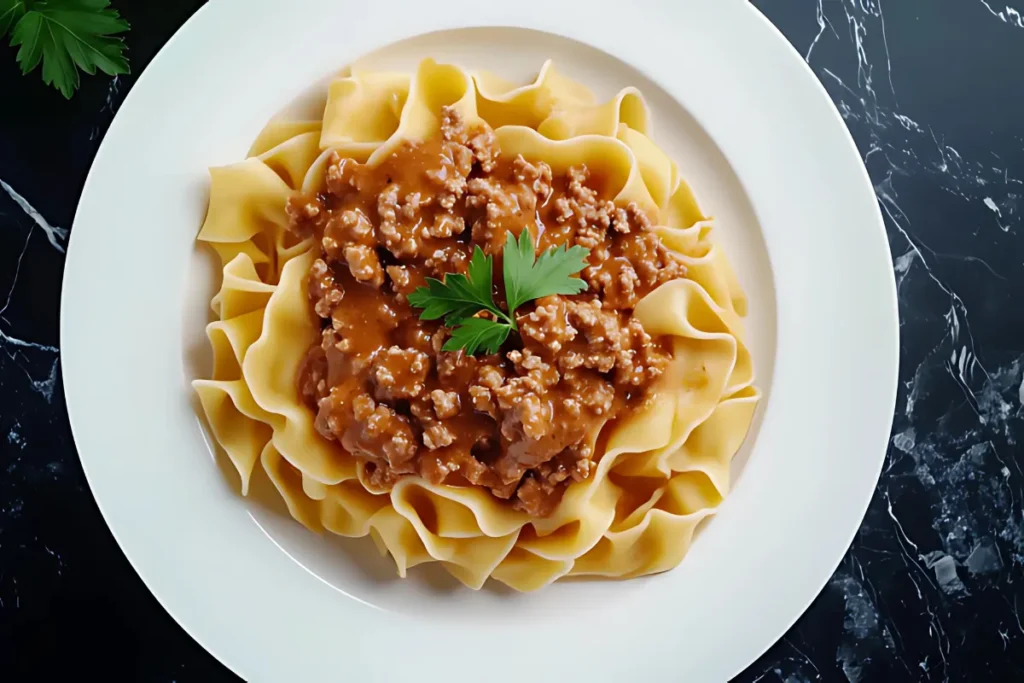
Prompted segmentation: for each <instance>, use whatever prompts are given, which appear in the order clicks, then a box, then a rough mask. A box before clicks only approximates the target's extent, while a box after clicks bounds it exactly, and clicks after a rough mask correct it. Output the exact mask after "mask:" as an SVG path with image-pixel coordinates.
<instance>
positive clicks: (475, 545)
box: [193, 59, 759, 591]
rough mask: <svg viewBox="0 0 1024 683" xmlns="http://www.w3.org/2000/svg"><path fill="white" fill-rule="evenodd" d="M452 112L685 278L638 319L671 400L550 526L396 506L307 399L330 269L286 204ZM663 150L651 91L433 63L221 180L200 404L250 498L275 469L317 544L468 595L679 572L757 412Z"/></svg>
mask: <svg viewBox="0 0 1024 683" xmlns="http://www.w3.org/2000/svg"><path fill="white" fill-rule="evenodd" d="M443 106H454V107H455V108H456V109H457V110H458V111H459V113H460V114H462V116H463V117H464V118H465V119H467V120H468V121H469V122H472V121H474V120H480V119H482V120H485V121H487V122H488V123H489V124H490V125H491V126H492V127H493V128H494V129H495V133H496V135H497V136H498V140H499V142H500V145H501V148H502V151H503V153H505V154H510V155H515V154H522V155H523V156H524V157H526V158H528V159H534V160H543V161H545V162H547V163H548V164H549V165H551V167H552V168H553V170H554V171H555V172H559V171H564V170H565V169H567V168H568V167H569V166H572V165H576V164H581V163H585V164H587V165H588V166H589V167H591V168H596V169H599V170H600V171H601V172H603V174H604V176H605V177H606V178H607V179H608V183H609V186H610V187H611V188H612V189H613V191H614V194H615V198H616V199H617V200H621V201H623V202H636V203H637V204H638V205H640V206H641V207H642V208H644V209H645V210H647V211H648V212H649V215H651V216H652V217H656V218H657V225H658V227H657V228H656V230H657V231H658V234H659V236H660V237H661V239H662V240H663V242H664V243H665V244H666V245H667V246H669V247H670V248H671V249H673V250H674V251H676V252H677V253H679V254H680V255H682V257H683V259H684V261H685V263H686V265H687V268H688V275H687V277H686V278H685V279H680V280H674V281H671V282H668V283H666V284H664V285H662V286H661V287H659V288H658V289H656V290H655V291H654V292H652V293H651V294H649V295H648V296H647V297H645V298H644V299H643V300H642V301H641V302H640V303H639V304H638V305H637V307H636V309H635V312H634V315H635V316H636V317H637V319H638V320H639V321H640V322H641V324H642V325H643V326H644V328H645V329H646V331H647V332H648V333H649V334H651V335H667V336H669V337H670V338H671V343H672V350H673V360H672V364H671V366H670V369H669V371H668V372H666V374H665V376H664V378H663V380H662V381H661V384H660V385H659V387H658V389H657V393H656V395H655V396H654V398H653V400H651V401H650V402H649V404H648V405H647V406H646V407H645V408H644V409H643V410H641V411H639V412H637V413H635V414H633V415H631V416H630V417H628V418H626V419H624V420H622V421H620V422H617V423H615V424H610V425H606V427H605V428H604V429H603V431H602V432H601V433H600V435H599V436H598V437H597V438H598V441H597V442H596V450H595V452H596V454H597V455H596V456H595V460H597V466H596V467H595V468H594V470H593V472H592V474H591V476H590V477H589V478H588V479H586V480H584V481H582V482H579V483H576V484H572V485H571V486H569V488H568V489H567V490H566V492H565V495H564V497H563V499H562V501H561V503H560V504H559V505H558V507H557V508H556V509H555V511H554V513H553V514H552V515H550V516H549V517H546V518H542V519H535V518H530V517H528V516H527V515H525V514H524V513H522V512H519V511H516V510H514V509H512V508H511V507H510V506H509V505H507V504H505V503H502V502H501V501H498V500H497V499H495V498H494V497H493V496H492V495H491V494H490V493H489V492H487V491H485V490H483V489H480V488H475V487H453V486H436V485H432V484H430V483H428V482H426V481H424V480H422V479H420V478H418V477H412V476H410V477H406V478H403V479H401V480H400V481H399V482H398V483H397V484H396V485H395V486H394V488H393V489H391V490H390V491H384V490H380V489H377V488H375V487H374V486H373V485H372V484H371V483H370V481H369V478H368V477H367V476H366V470H365V465H364V462H363V461H362V460H360V459H358V458H356V457H353V456H352V455H350V454H348V453H346V452H345V451H344V450H343V449H342V448H341V446H340V445H339V444H338V443H335V442H328V441H327V440H325V439H323V438H322V437H320V435H319V434H318V433H317V431H316V429H315V428H314V413H313V411H311V410H310V409H309V407H307V406H306V405H305V403H303V402H302V401H301V400H300V398H299V396H298V391H297V388H296V379H295V378H296V375H297V372H298V369H299V366H300V364H301V363H302V362H303V359H304V357H305V355H306V353H307V350H308V349H309V347H310V345H311V344H313V343H315V342H316V340H317V339H318V337H319V324H318V319H317V318H316V316H315V315H314V313H313V311H312V310H311V306H310V303H309V300H308V297H307V292H306V284H305V277H306V274H307V272H308V270H309V266H310V264H311V262H312V260H313V259H315V258H316V257H317V251H316V249H314V248H313V247H314V245H312V244H311V243H310V242H308V241H300V240H298V239H297V238H295V237H294V236H292V235H291V233H289V231H288V230H287V220H288V219H287V216H286V214H285V211H284V207H285V203H286V201H287V199H288V197H290V196H291V195H293V194H294V193H296V192H313V191H317V190H319V189H320V188H321V187H322V185H323V182H324V168H325V166H326V163H327V158H328V156H329V155H330V153H331V152H332V151H338V152H339V153H340V154H342V155H343V156H349V157H353V158H356V159H357V160H360V161H366V162H367V163H370V164H375V163H378V162H379V161H380V160H381V159H383V158H385V157H387V156H388V155H389V154H390V153H391V152H392V151H394V150H395V149H396V147H397V145H399V144H400V143H401V142H402V141H403V140H418V139H423V138H426V137H428V136H431V135H433V134H435V133H437V132H438V129H439V126H440V111H441V108H442V107H443ZM649 133H650V124H649V116H648V112H647V108H646V105H645V104H644V101H643V98H642V97H641V95H640V93H639V92H638V91H637V90H635V89H632V88H629V89H626V90H623V91H622V92H620V93H619V94H618V95H617V96H616V97H614V98H612V99H611V100H609V101H607V102H598V101H597V100H596V98H595V97H594V95H593V94H592V93H591V92H590V91H589V90H588V89H587V88H585V87H584V86H582V85H580V84H578V83H575V82H573V81H571V80H569V79H567V78H565V77H564V76H562V75H561V74H559V73H558V72H557V71H556V70H555V68H554V66H553V65H552V64H551V63H550V62H548V63H546V64H545V65H544V66H543V68H542V69H541V71H540V73H539V74H538V76H537V78H536V80H535V81H534V82H533V83H530V84H527V85H522V86H517V85H515V84H511V83H508V82H506V81H504V80H502V79H500V78H498V77H497V76H494V75H492V74H487V73H475V74H474V73H470V72H467V71H465V70H463V69H461V68H459V67H457V66H454V65H449V64H438V63H436V62H434V61H433V60H430V59H427V60H424V61H423V62H422V63H421V64H420V65H419V66H418V68H417V70H416V72H415V73H413V74H411V75H410V74H401V73H376V72H363V71H359V70H356V71H354V72H353V73H352V74H351V75H348V76H345V77H343V78H338V79H336V80H335V81H334V82H333V83H331V85H330V86H329V91H328V98H327V105H326V108H325V112H324V117H323V120H322V121H318V122H317V121H282V120H275V121H272V122H271V123H270V124H268V125H267V127H266V128H265V129H264V130H263V131H262V132H261V133H260V135H259V137H258V138H257V140H256V142H255V143H254V144H253V147H252V149H251V150H250V155H249V158H247V159H246V160H244V161H242V162H239V163H237V164H233V165H231V166H227V167H222V168H215V169H212V170H211V190H210V206H209V210H208V213H207V217H206V220H205V222H204V224H203V226H202V229H201V231H200V233H199V237H198V239H199V241H201V242H206V243H208V244H210V245H211V247H213V249H214V250H215V251H216V252H217V254H218V255H219V257H220V259H221V261H222V264H223V281H222V286H221V288H220V291H219V292H218V293H217V295H216V296H215V297H214V299H213V300H212V302H211V307H212V309H213V312H214V314H215V316H216V319H215V320H214V322H212V323H210V325H209V327H208V328H207V334H208V336H209V338H210V341H211V344H212V346H213V352H214V353H213V355H214V365H213V371H212V373H211V375H210V377H209V378H206V379H199V380H196V381H195V382H194V384H193V385H194V387H195V390H196V392H197V393H198V395H199V398H200V402H201V404H202V407H203V410H204V412H205V415H206V418H207V421H208V422H209V425H210V428H211V432H212V434H213V436H214V439H215V440H216V442H217V444H218V446H219V447H220V448H221V449H223V451H224V452H225V454H226V455H227V457H228V458H229V459H230V461H231V463H232V464H233V465H234V467H235V468H236V469H237V471H238V473H239V475H240V476H241V480H242V492H243V493H246V492H247V490H248V485H249V480H250V477H251V475H252V473H253V471H254V470H255V468H256V467H260V468H262V470H263V471H264V472H265V473H266V475H267V476H268V478H269V480H270V481H271V482H272V483H273V485H274V487H275V488H276V489H277V491H278V492H279V493H280V495H281V497H282V498H283V499H284V501H285V504H286V505H287V507H288V510H289V512H290V513H291V514H292V516H293V517H295V519H296V520H298V521H299V522H301V523H302V524H303V525H305V526H307V527H309V528H310V529H312V530H315V531H321V530H327V531H329V532H332V533H336V534H340V535H343V536H365V535H370V536H372V538H373V539H374V541H375V543H376V544H377V546H378V548H380V550H381V551H382V552H384V553H387V554H389V555H390V556H391V557H392V558H394V561H395V564H396V566H397V568H398V572H399V574H400V575H402V576H405V574H406V571H407V570H408V569H409V568H410V567H413V566H415V565H417V564H421V563H425V562H441V563H442V564H443V565H444V567H445V568H446V569H447V570H448V571H449V572H450V573H451V574H452V575H453V576H455V577H456V578H457V579H458V580H459V581H461V582H463V583H464V584H466V585H467V586H470V587H471V588H480V587H481V586H482V585H483V584H484V583H485V582H486V580H487V579H488V578H493V579H496V580H498V581H501V582H503V583H505V584H507V585H509V586H511V587H512V588H515V589H518V590H524V591H525V590H534V589H537V588H540V587H542V586H544V585H546V584H548V583H550V582H552V581H554V580H556V579H559V578H562V577H566V576H582V575H595V576H604V577H610V578H628V577H633V576H639V575H642V574H650V573H654V572H660V571H664V570H666V569H670V568H672V567H674V566H675V565H676V564H678V563H679V562H680V560H682V558H683V556H684V555H685V554H686V552H687V550H688V548H689V547H690V544H691V541H692V539H693V535H694V530H695V529H696V527H697V525H698V524H699V523H700V522H701V521H702V520H703V519H705V518H707V517H708V516H709V515H711V514H713V513H714V511H715V508H716V507H717V506H718V505H719V504H720V503H721V501H722V499H723V498H724V496H725V495H726V494H727V493H728V490H729V483H730V482H729V463H730V460H731V459H732V457H733V455H734V454H735V452H736V451H737V449H738V448H739V446H740V444H741V443H742V441H743V439H744V437H745V435H746V432H747V429H748V427H749V425H750V422H751V419H752V416H753V412H754V409H755V406H756V403H757V400H758V397H759V393H758V391H757V389H756V388H755V387H754V384H753V382H754V372H753V365H752V361H751V357H750V353H749V351H748V350H747V348H746V347H745V346H744V344H743V341H742V338H743V330H742V320H741V319H742V316H744V315H745V313H746V309H747V303H746V298H745V297H744V295H743V292H742V291H741V289H740V287H739V284H738V282H737V279H736V276H735V274H734V272H733V270H732V268H731V267H730V266H729V264H728V262H727V261H726V259H725V256H724V255H723V254H722V252H721V250H720V249H719V248H718V247H717V246H716V245H715V243H714V242H713V241H712V240H711V239H710V233H711V226H712V223H711V221H710V219H709V218H708V217H707V216H704V215H703V214H702V212H701V211H700V209H699V207H698V206H697V203H696V201H695V199H694V197H693V194H692V192H691V191H690V188H689V187H688V186H687V184H686V183H685V181H684V180H683V179H682V178H681V177H680V174H679V169H678V167H677V166H676V164H675V163H673V162H672V160H671V159H669V158H668V157H667V156H665V154H664V153H663V152H661V150H660V149H658V147H657V146H656V145H655V144H654V143H653V142H652V141H651V139H650V138H649V137H648V134H649Z"/></svg>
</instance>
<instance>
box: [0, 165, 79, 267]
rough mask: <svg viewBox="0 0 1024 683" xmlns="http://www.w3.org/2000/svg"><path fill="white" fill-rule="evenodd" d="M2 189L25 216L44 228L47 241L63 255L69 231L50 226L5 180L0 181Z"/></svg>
mask: <svg viewBox="0 0 1024 683" xmlns="http://www.w3.org/2000/svg"><path fill="white" fill-rule="evenodd" d="M0 188H2V189H3V191H4V192H6V193H7V196H9V197H10V198H11V199H12V200H14V203H15V204H17V205H18V206H19V207H20V208H21V210H22V211H24V212H25V215H27V216H28V217H29V218H31V219H32V220H33V221H34V222H35V224H36V225H38V226H39V227H40V228H42V230H43V232H45V233H46V239H48V240H50V244H52V245H53V247H54V248H55V249H56V250H57V251H59V252H60V253H62V254H63V253H64V249H65V247H64V244H62V242H64V241H66V240H67V238H68V231H67V229H66V228H58V227H55V226H53V225H50V223H49V222H48V221H47V220H46V219H45V218H43V215H42V214H41V213H39V212H38V211H36V209H35V207H33V206H32V205H31V204H29V203H28V200H27V199H25V198H24V197H22V196H21V195H20V194H18V193H17V192H15V190H14V188H13V187H11V186H10V185H8V184H7V183H6V182H4V181H3V180H0Z"/></svg>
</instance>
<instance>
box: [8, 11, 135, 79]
mask: <svg viewBox="0 0 1024 683" xmlns="http://www.w3.org/2000/svg"><path fill="white" fill-rule="evenodd" d="M109 5H110V0H0V36H3V35H4V34H6V33H7V31H8V29H11V28H12V27H13V29H12V30H11V47H17V48H18V55H17V60H18V64H19V65H21V73H22V74H27V73H29V72H30V71H32V70H33V69H35V68H36V67H37V66H39V63H40V62H42V64H43V69H42V72H43V82H44V83H46V84H47V85H52V86H53V87H55V88H57V90H60V92H61V94H63V95H64V97H66V98H70V97H71V95H72V94H74V92H75V90H77V89H78V84H79V76H78V72H79V71H84V72H85V73H87V74H89V75H92V74H95V73H96V70H97V69H99V70H100V71H102V72H104V73H106V74H108V75H110V76H117V75H118V74H126V73H128V60H127V59H126V58H125V56H124V41H123V40H121V38H115V37H112V36H116V35H117V34H118V33H123V32H125V31H127V30H128V28H129V27H128V22H127V21H125V20H124V19H121V17H120V15H119V14H118V13H117V11H116V10H112V9H109V8H108V6H109Z"/></svg>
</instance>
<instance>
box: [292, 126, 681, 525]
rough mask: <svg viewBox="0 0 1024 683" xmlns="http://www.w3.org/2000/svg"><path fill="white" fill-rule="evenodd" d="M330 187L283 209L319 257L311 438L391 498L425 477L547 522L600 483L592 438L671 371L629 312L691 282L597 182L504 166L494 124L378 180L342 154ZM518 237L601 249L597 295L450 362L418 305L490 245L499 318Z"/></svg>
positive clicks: (461, 132)
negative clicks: (415, 295)
mask: <svg viewBox="0 0 1024 683" xmlns="http://www.w3.org/2000/svg"><path fill="white" fill-rule="evenodd" d="M326 173H327V183H326V190H325V191H324V192H323V193H321V194H319V195H317V196H315V197H308V196H307V197H296V198H294V199H292V200H291V201H290V203H289V206H288V213H289V216H290V218H291V228H292V230H294V231H295V232H296V233H298V234H299V235H301V236H303V237H305V236H309V235H312V236H315V237H316V238H317V239H318V240H319V242H320V245H321V256H320V258H319V259H317V260H316V261H315V262H314V264H313V266H312V268H311V270H310V273H309V295H310V299H311V301H312V305H313V307H314V310H315V311H316V314H317V315H318V316H319V317H320V318H321V321H322V328H323V331H322V334H323V338H322V343H321V344H319V345H317V346H314V347H313V348H312V349H310V352H309V355H308V357H307V360H306V362H305V363H304V365H303V367H302V368H301V371H300V373H299V378H298V385H299V389H300V392H301V395H302V397H303V399H304V400H306V401H308V403H309V405H310V406H311V407H312V408H313V409H314V410H315V411H316V412H317V417H316V428H317V430H318V431H319V432H320V433H321V434H322V435H323V436H325V437H326V438H328V439H331V440H336V441H338V442H340V444H341V445H342V446H343V447H344V448H345V449H346V450H347V451H348V452H350V453H352V454H353V455H355V456H357V457H361V458H365V459H366V461H367V463H368V467H367V471H368V472H369V475H370V479H371V481H372V483H373V484H374V485H376V486H378V487H380V488H383V489H387V488H390V487H391V486H392V485H393V484H394V483H395V482H396V481H397V480H398V479H399V478H400V477H403V476H406V475H411V474H418V475H420V476H422V477H423V478H425V479H427V480H428V481H430V482H433V483H435V484H447V485H454V486H482V487H485V488H487V489H488V490H489V491H491V493H493V495H495V496H497V497H498V498H501V499H506V500H512V501H513V505H514V506H515V507H517V508H519V509H521V510H524V511H525V512H527V513H529V514H530V515H534V516H545V515H548V514H550V513H551V511H552V510H553V509H554V507H555V506H556V505H557V504H558V501H559V500H561V497H562V493H563V492H564V490H565V487H566V486H568V484H569V483H570V482H572V481H581V480H584V479H586V478H587V476H589V474H590V472H591V470H592V468H593V465H594V461H593V457H594V453H593V450H594V449H593V446H592V444H593V442H594V439H593V436H594V432H595V431H596V430H598V429H600V428H601V426H602V425H603V424H604V423H605V422H606V421H608V420H610V419H614V418H621V417H622V416H623V415H624V414H626V412H627V411H631V410H635V409H637V408H638V407H639V406H641V405H642V404H643V403H644V402H645V401H646V400H647V399H648V398H649V394H650V389H651V387H652V385H653V384H654V383H655V381H656V379H657V378H658V377H659V376H660V375H661V373H662V371H663V370H664V368H665V366H666V364H667V363H668V360H669V353H668V350H667V347H666V346H665V343H664V340H652V339H651V338H650V336H648V335H647V334H646V333H645V332H644V330H643V328H642V327H641V326H640V324H639V323H638V322H637V321H636V320H634V319H632V312H633V307H634V306H635V305H636V303H637V302H638V301H639V300H640V299H641V298H642V297H643V296H644V295H645V294H647V293H648V292H650V291H651V290H653V289H654V288H655V287H657V286H658V285H660V284H662V283H663V282H666V281H668V280H672V279H675V278H679V277H682V276H683V275H685V268H684V267H683V265H682V264H681V263H680V261H679V260H678V259H677V257H676V256H675V255H674V254H672V253H671V252H669V251H668V250H667V249H666V248H665V246H664V245H663V244H662V243H661V241H660V240H659V239H658V237H657V235H656V234H655V233H654V232H653V231H652V230H651V223H650V221H649V219H648V217H647V216H646V215H645V214H644V212H643V211H641V210H640V209H638V208H637V207H636V206H635V205H632V204H631V205H628V206H616V205H615V204H613V203H612V202H610V201H608V199H607V198H606V196H607V193H606V192H605V189H604V188H603V187H602V185H603V181H602V179H601V178H599V177H595V176H592V175H591V174H590V172H589V171H588V169H587V168H585V167H582V166H580V167H574V168H572V169H569V171H568V173H566V174H565V175H561V176H557V177H552V172H551V168H550V167H548V165H547V164H545V163H543V162H539V161H538V162H530V161H527V160H525V159H523V158H522V157H518V158H515V159H509V158H507V157H505V156H502V155H501V153H500V149H499V146H498V141H497V139H496V137H495V135H494V132H493V131H492V130H491V129H490V128H489V127H488V126H487V125H486V124H483V123H480V124H474V125H473V126H466V125H464V124H463V122H462V121H461V120H460V118H459V116H458V114H457V113H455V112H454V111H452V110H448V109H446V110H445V111H444V114H443V125H442V130H441V134H440V135H439V136H437V137H436V138H434V139H431V140H427V141H425V142H421V143H415V144H413V143H406V144H404V145H403V146H401V147H400V148H399V149H397V150H396V151H395V153H394V154H393V155H392V156H391V157H389V158H388V159H386V160H384V161H383V163H380V164H379V165H377V166H376V167H375V168H368V167H367V166H365V165H362V164H359V163H357V162H355V161H353V160H351V159H342V158H340V157H338V155H337V154H335V155H334V156H333V157H332V158H331V159H330V163H329V165H328V167H327V172H326ZM524 229H526V230H530V232H531V234H532V236H533V237H534V242H535V243H536V244H537V253H538V254H539V253H541V252H542V251H543V250H545V249H547V248H549V247H551V246H556V245H560V244H569V245H573V244H578V245H581V246H584V247H587V248H588V249H590V255H589V263H590V264H591V265H590V267H588V268H587V269H586V270H584V271H583V272H582V273H581V274H580V277H582V278H583V279H584V280H586V282H587V283H588V285H589V289H588V290H587V291H585V292H583V293H582V294H579V295H574V296H550V297H546V298H543V299H539V300H537V301H532V302H528V303H527V304H524V305H523V306H521V307H520V308H519V309H518V311H517V324H518V327H519V329H520V335H516V334H512V335H511V336H510V337H509V340H508V341H507V342H506V343H505V345H504V347H503V348H502V349H501V351H500V352H499V353H498V354H495V355H476V356H468V355H466V354H465V353H463V352H461V351H459V352H447V351H442V350H441V347H442V345H443V344H444V342H445V340H446V339H447V338H448V334H449V333H448V330H447V329H446V328H444V327H443V326H442V324H441V322H440V321H421V320H420V319H419V313H420V311H419V309H416V308H413V307H412V306H410V305H409V303H408V301H407V296H408V295H409V294H410V293H411V292H412V291H413V290H415V289H416V288H417V287H419V286H421V285H423V284H425V279H426V278H427V277H436V278H439V279H443V278H444V275H445V274H446V273H452V272H456V273H464V272H466V270H467V268H468V263H469V259H470V256H471V254H472V250H473V247H474V245H479V246H480V247H481V248H482V249H483V250H484V252H486V253H488V254H493V255H494V257H495V274H494V283H495V301H497V302H504V292H503V291H502V282H501V272H502V271H501V251H502V248H503V246H504V244H505V238H506V233H507V232H508V231H511V232H512V233H514V234H516V235H518V234H519V233H520V232H521V231H522V230H524ZM538 235H539V243H538ZM501 305H502V306H503V305H504V304H503V303H502V304H501Z"/></svg>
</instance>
